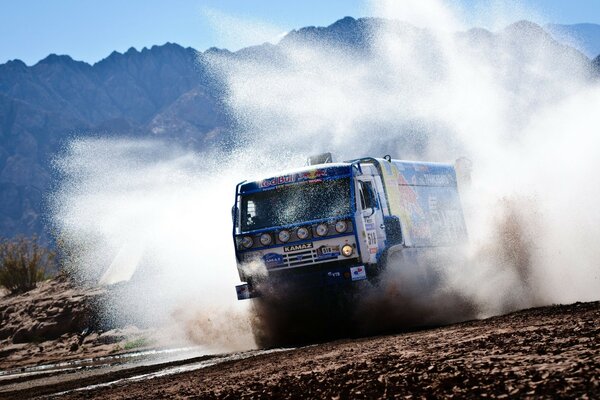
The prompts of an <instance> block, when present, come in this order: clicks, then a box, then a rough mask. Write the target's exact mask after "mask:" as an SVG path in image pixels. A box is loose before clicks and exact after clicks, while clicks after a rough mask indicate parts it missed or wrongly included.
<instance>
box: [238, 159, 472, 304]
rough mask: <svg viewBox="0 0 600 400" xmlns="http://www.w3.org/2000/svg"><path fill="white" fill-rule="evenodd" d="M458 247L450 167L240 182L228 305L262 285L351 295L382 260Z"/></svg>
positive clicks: (332, 169) (319, 172)
mask: <svg viewBox="0 0 600 400" xmlns="http://www.w3.org/2000/svg"><path fill="white" fill-rule="evenodd" d="M465 238H466V229H465V227H464V220H463V217H462V209H461V207H460V200H459V197H458V191H457V186H456V175H455V172H454V168H453V166H452V165H450V164H434V163H421V162H410V161H398V160H392V159H391V158H390V157H386V158H362V159H356V160H350V161H346V162H341V163H331V162H328V163H323V164H316V165H309V166H306V167H304V168H301V169H297V170H292V171H287V172H283V173H281V174H280V175H277V176H273V177H267V178H265V179H260V180H257V181H252V182H246V181H244V182H241V183H239V184H238V185H237V186H236V193H235V203H234V207H233V239H234V246H235V254H236V260H237V267H238V272H239V276H240V279H241V281H242V282H243V283H242V284H241V285H238V286H237V287H236V289H237V295H238V299H247V298H251V297H256V296H259V295H260V289H259V286H260V284H264V283H268V284H269V285H272V286H277V285H284V284H286V285H289V284H292V285H294V286H296V287H307V288H309V287H312V288H323V287H334V288H337V287H341V286H345V287H351V286H352V285H354V284H355V283H356V282H357V281H361V280H365V279H368V278H372V277H374V276H376V275H377V274H378V272H379V271H381V270H382V268H384V267H385V261H386V257H387V255H388V254H389V253H390V252H392V251H402V250H403V249H406V248H421V247H436V246H447V245H453V244H456V243H459V242H461V241H464V240H465Z"/></svg>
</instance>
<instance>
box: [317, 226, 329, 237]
mask: <svg viewBox="0 0 600 400" xmlns="http://www.w3.org/2000/svg"><path fill="white" fill-rule="evenodd" d="M328 230H329V228H327V225H325V224H319V225H317V235H319V236H325V235H327V231H328Z"/></svg>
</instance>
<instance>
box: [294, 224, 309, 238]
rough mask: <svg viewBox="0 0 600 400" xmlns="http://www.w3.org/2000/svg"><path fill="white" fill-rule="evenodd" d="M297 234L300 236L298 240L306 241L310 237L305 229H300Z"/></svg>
mask: <svg viewBox="0 0 600 400" xmlns="http://www.w3.org/2000/svg"><path fill="white" fill-rule="evenodd" d="M296 234H297V235H298V239H306V238H307V237H308V229H306V228H305V227H302V228H298V230H297V231H296Z"/></svg>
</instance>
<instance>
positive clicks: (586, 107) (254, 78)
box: [213, 0, 600, 325]
mask: <svg viewBox="0 0 600 400" xmlns="http://www.w3.org/2000/svg"><path fill="white" fill-rule="evenodd" d="M371 6H372V9H373V14H375V15H378V16H382V17H385V19H375V20H372V21H371V22H370V23H362V22H359V23H358V28H359V29H362V30H363V34H364V37H366V38H367V39H366V41H365V43H364V46H362V47H360V46H359V48H358V49H357V48H356V47H355V46H352V45H345V44H339V43H331V42H326V41H321V42H316V41H315V40H314V39H311V38H310V37H309V38H308V39H306V40H302V39H298V38H296V39H289V40H284V41H282V42H281V43H280V45H279V47H278V48H276V49H271V51H270V52H269V51H266V52H265V53H266V54H262V55H261V58H259V59H257V58H251V57H244V56H240V57H238V58H237V59H236V60H235V61H233V62H232V60H229V59H228V60H223V59H219V58H215V59H214V60H213V65H214V66H216V68H217V69H219V70H220V71H221V73H222V75H223V76H224V79H225V80H226V81H227V83H228V88H229V97H228V104H229V106H230V108H231V110H232V112H233V115H234V116H236V117H237V122H238V125H239V126H238V140H239V141H240V142H241V143H244V148H245V149H251V151H253V152H255V153H257V154H261V155H263V156H265V157H267V158H269V159H271V160H273V161H274V162H275V163H276V164H279V165H281V166H282V167H283V166H285V165H286V158H285V157H282V156H281V155H280V154H281V152H282V151H286V152H292V153H293V154H312V153H320V152H323V151H331V152H333V153H334V154H335V155H336V156H337V157H338V159H351V158H358V157H361V156H367V155H368V156H382V155H383V154H391V155H392V156H393V157H394V158H400V159H419V160H430V161H447V162H453V161H454V160H456V159H457V158H459V157H462V156H464V157H467V158H468V159H470V160H471V161H472V163H473V174H472V181H471V184H470V185H469V186H468V187H462V188H461V196H462V199H463V203H464V206H465V214H466V218H467V225H468V230H469V233H470V243H469V245H468V247H467V248H466V249H464V253H465V254H464V259H463V260H462V261H459V260H456V259H454V258H451V260H452V261H451V262H448V260H437V261H436V262H435V264H436V265H437V267H436V268H437V270H438V271H439V274H440V277H441V278H440V279H439V286H438V287H436V288H433V289H431V288H430V292H429V294H430V296H423V291H418V293H416V294H415V296H416V297H415V296H408V297H407V294H406V293H407V292H406V291H398V290H397V287H398V285H399V284H401V283H402V282H405V281H406V279H405V276H404V275H402V274H401V273H399V272H398V271H395V272H389V273H388V277H387V278H386V279H383V280H382V283H380V285H379V286H378V287H377V288H375V289H374V290H373V293H372V296H369V298H371V300H373V299H376V300H374V302H367V303H366V304H365V307H366V309H367V310H368V312H366V313H365V314H367V315H370V316H372V315H373V314H372V311H373V307H374V304H375V305H376V306H380V307H381V310H384V311H382V313H381V314H380V315H384V318H388V317H389V315H390V314H389V312H388V310H390V309H393V308H394V304H396V309H398V307H400V306H398V304H401V305H403V306H406V307H405V309H404V311H402V312H399V313H397V314H398V315H399V316H398V318H397V321H399V325H402V324H403V323H405V322H407V321H409V322H410V323H415V324H431V323H443V322H450V321H455V320H461V319H466V318H472V317H484V316H490V315H495V314H498V313H503V312H507V311H511V310H515V309H519V308H524V307H530V306H538V305H545V304H551V303H568V302H574V301H585V300H597V299H598V293H600V252H599V250H598V246H596V245H595V242H597V240H598V238H599V237H600V210H599V209H598V207H597V206H595V204H597V203H598V201H599V200H600V185H599V184H598V180H597V179H595V178H594V175H593V174H594V172H593V171H595V170H597V169H598V167H600V157H599V156H600V137H599V134H598V132H599V130H598V127H599V126H600V114H598V113H597V111H596V110H597V108H598V106H600V86H599V84H598V79H597V78H596V77H595V75H594V73H593V71H592V70H591V68H590V60H589V59H587V58H586V57H585V56H583V55H582V54H580V53H578V52H577V51H575V50H573V49H571V48H568V47H566V46H564V45H561V44H559V43H557V42H555V41H554V40H553V39H552V37H551V36H549V35H548V34H547V33H546V32H544V31H543V30H542V29H541V28H540V27H539V26H538V25H536V24H533V23H530V22H527V21H520V22H516V23H512V24H510V25H505V26H502V27H500V28H498V29H496V30H494V31H487V30H484V29H469V26H470V23H469V22H470V21H465V20H464V17H463V13H461V12H460V11H461V10H455V9H453V8H452V7H450V6H449V5H448V3H444V2H440V1H435V0H428V1H403V2H392V1H387V2H385V1H384V2H375V3H373V4H372V5H371ZM463 11H464V10H463ZM493 11H494V12H495V13H497V15H499V16H500V17H501V18H505V17H506V16H507V15H510V14H511V11H513V10H502V8H501V7H499V6H497V5H496V6H495V8H494V10H493ZM500 17H499V18H500ZM486 19H487V20H488V22H492V24H491V25H493V26H498V23H494V15H491V16H490V15H488V16H487V17H486ZM398 268H401V266H398ZM395 294H397V295H395ZM396 300H397V301H396ZM449 304H450V305H449ZM453 304H455V306H454V305H453ZM388 305H389V306H388ZM408 309H412V310H413V311H410V312H409V311H407V310H408ZM436 316H437V317H436ZM369 324H370V323H368V324H366V325H369Z"/></svg>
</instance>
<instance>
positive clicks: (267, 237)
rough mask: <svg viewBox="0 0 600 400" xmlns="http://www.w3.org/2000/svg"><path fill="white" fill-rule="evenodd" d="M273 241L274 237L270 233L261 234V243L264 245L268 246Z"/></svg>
mask: <svg viewBox="0 0 600 400" xmlns="http://www.w3.org/2000/svg"><path fill="white" fill-rule="evenodd" d="M271 242H273V237H272V236H271V235H270V234H269V233H263V234H262V235H260V243H261V244H262V245H263V246H268V245H270V244H271Z"/></svg>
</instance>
